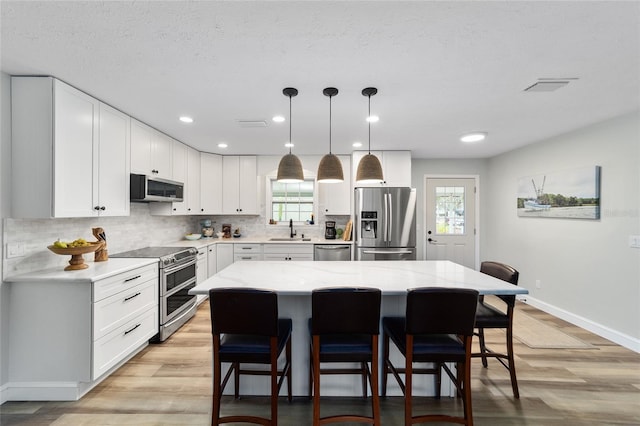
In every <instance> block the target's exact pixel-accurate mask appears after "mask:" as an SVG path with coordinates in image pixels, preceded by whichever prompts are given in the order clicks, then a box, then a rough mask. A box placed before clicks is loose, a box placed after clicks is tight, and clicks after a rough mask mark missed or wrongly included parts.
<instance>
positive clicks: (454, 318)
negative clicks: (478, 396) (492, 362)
mask: <svg viewBox="0 0 640 426" xmlns="http://www.w3.org/2000/svg"><path fill="white" fill-rule="evenodd" d="M477 303H478V292H477V291H476V290H468V289H454V288H435V287H425V288H417V289H413V290H409V291H408V293H407V307H406V316H405V317H384V318H383V319H382V329H383V336H384V337H383V339H384V340H383V347H384V349H383V350H384V371H383V376H382V396H385V395H386V393H387V376H388V375H389V373H392V374H393V376H394V377H395V378H396V380H397V382H398V385H399V386H400V389H402V392H403V393H404V399H405V405H404V407H405V408H404V424H405V426H409V425H412V424H416V423H428V422H452V423H460V424H464V425H467V426H473V411H472V409H471V378H470V375H471V339H472V337H473V324H474V319H475V314H476V305H477ZM389 340H391V341H392V342H393V343H394V344H395V346H397V347H398V350H399V351H400V353H402V355H403V356H404V357H405V366H404V368H401V367H395V366H394V365H393V364H392V363H391V360H390V359H389ZM414 362H420V363H423V362H426V363H433V364H434V365H435V368H414V366H413V363H414ZM447 362H450V363H456V364H457V373H456V375H454V374H453V372H452V371H451V370H450V369H449V367H448V366H447V365H446V364H445V363H447ZM440 368H442V369H444V371H445V372H446V373H447V375H448V376H449V377H450V378H451V380H452V381H453V383H455V385H456V387H457V388H458V392H459V393H460V395H462V397H463V403H464V417H456V416H451V415H446V414H428V415H419V416H414V415H413V406H412V383H413V382H412V380H413V375H414V374H433V375H435V376H436V378H437V381H438V382H439V375H440ZM403 373H404V375H405V382H404V383H403V382H402V378H401V377H400V374H403Z"/></svg>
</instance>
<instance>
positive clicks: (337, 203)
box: [316, 155, 353, 215]
mask: <svg viewBox="0 0 640 426" xmlns="http://www.w3.org/2000/svg"><path fill="white" fill-rule="evenodd" d="M338 158H339V159H340V161H341V162H342V173H343V175H344V181H343V182H340V183H317V184H316V185H317V188H318V195H319V200H320V208H321V209H322V210H323V211H324V213H325V214H326V215H349V214H351V204H352V203H351V194H352V193H353V191H352V190H351V188H352V187H351V158H350V157H349V156H347V155H339V156H338Z"/></svg>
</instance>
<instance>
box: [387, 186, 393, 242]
mask: <svg viewBox="0 0 640 426" xmlns="http://www.w3.org/2000/svg"><path fill="white" fill-rule="evenodd" d="M387 197H388V198H389V204H388V206H389V207H388V208H387V222H389V227H388V228H389V234H388V235H387V241H391V237H392V236H393V202H392V200H391V194H387Z"/></svg>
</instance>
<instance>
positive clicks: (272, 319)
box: [209, 288, 278, 336]
mask: <svg viewBox="0 0 640 426" xmlns="http://www.w3.org/2000/svg"><path fill="white" fill-rule="evenodd" d="M209 305H210V309H211V326H212V330H213V334H222V333H229V334H253V335H258V336H277V335H278V295H277V294H276V293H275V292H273V291H268V290H260V289H253V288H215V289H211V290H210V291H209Z"/></svg>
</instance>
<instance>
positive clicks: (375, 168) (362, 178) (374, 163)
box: [356, 87, 384, 183]
mask: <svg viewBox="0 0 640 426" xmlns="http://www.w3.org/2000/svg"><path fill="white" fill-rule="evenodd" d="M376 93H378V89H376V88H375V87H367V88H366V89H362V95H363V96H366V97H368V98H369V115H368V116H367V117H371V96H373V95H375V94H376ZM367 121H368V122H369V153H368V154H367V155H365V156H364V157H362V158H361V159H360V163H358V170H357V172H356V183H381V182H382V181H383V180H384V177H383V175H382V165H381V164H380V160H378V157H376V156H375V155H373V154H371V120H370V119H369V118H368V119H367Z"/></svg>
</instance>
